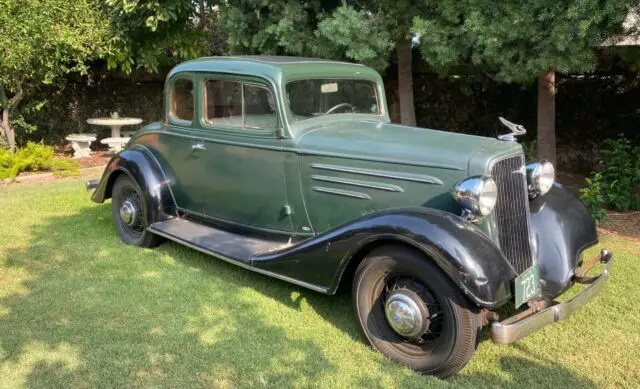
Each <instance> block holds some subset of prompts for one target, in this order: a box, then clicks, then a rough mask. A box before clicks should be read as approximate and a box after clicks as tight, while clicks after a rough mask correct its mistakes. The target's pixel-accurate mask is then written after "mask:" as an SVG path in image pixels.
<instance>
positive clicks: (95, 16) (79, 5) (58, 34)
mask: <svg viewBox="0 0 640 389" xmlns="http://www.w3.org/2000/svg"><path fill="white" fill-rule="evenodd" d="M108 31H109V25H108V23H107V22H106V21H105V20H104V18H102V14H101V13H100V7H99V5H98V3H97V2H96V1H94V0H0V109H1V110H2V119H1V121H0V135H1V137H2V138H3V139H4V140H6V142H7V143H8V146H9V148H10V149H11V150H12V151H14V150H15V148H16V134H15V129H14V126H13V122H14V120H19V119H20V118H14V117H13V116H14V114H15V112H16V108H17V107H18V106H19V104H20V103H21V102H22V101H23V99H24V98H25V97H26V96H27V95H29V94H30V93H31V92H33V91H34V90H35V89H36V88H37V87H38V86H39V85H41V84H43V83H44V84H50V83H52V82H53V81H54V80H55V79H56V78H58V77H59V76H61V75H63V74H66V73H69V72H81V73H82V72H85V71H86V69H87V65H86V62H87V60H88V59H90V58H94V57H96V56H97V55H99V53H100V50H101V47H102V45H103V42H104V37H105V35H106V33H107V32H108Z"/></svg>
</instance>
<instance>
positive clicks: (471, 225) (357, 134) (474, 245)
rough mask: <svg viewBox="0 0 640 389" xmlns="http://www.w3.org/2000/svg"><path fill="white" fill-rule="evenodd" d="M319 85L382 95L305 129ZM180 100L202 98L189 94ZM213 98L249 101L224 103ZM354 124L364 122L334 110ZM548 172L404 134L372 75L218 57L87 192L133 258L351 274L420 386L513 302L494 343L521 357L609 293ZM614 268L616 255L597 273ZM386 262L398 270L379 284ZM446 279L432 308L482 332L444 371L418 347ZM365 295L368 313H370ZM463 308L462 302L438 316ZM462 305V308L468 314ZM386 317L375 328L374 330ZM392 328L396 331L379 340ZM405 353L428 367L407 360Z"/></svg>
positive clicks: (300, 276) (440, 139)
mask: <svg viewBox="0 0 640 389" xmlns="http://www.w3.org/2000/svg"><path fill="white" fill-rule="evenodd" d="M314 80H315V81H317V80H323V81H322V84H321V85H320V89H321V93H323V94H324V93H327V94H330V93H335V92H337V91H338V88H339V86H338V85H341V86H340V88H346V87H344V85H351V86H350V87H351V88H352V89H351V90H352V91H362V90H368V89H367V88H370V89H371V90H372V91H374V92H372V93H370V96H369V97H370V100H366V104H362V106H364V107H365V108H360V107H359V106H358V102H355V101H353V99H352V100H351V101H350V102H344V103H340V104H337V105H334V106H333V107H331V108H329V109H326V108H328V106H327V107H325V109H324V110H317V111H315V112H311V113H310V114H308V115H307V116H304V115H303V116H301V114H300V113H299V112H293V110H292V107H293V106H294V105H295V104H296V101H297V100H296V99H305V98H306V96H305V95H304V94H300V93H293V92H291V91H292V89H289V85H291V84H294V83H296V82H299V81H305V82H307V81H309V83H310V84H309V85H315V84H314V82H315V81H314ZM324 80H329V81H324ZM209 83H212V84H211V85H213V86H212V87H211V88H212V89H208V88H209V85H210V84H209ZM349 83H352V84H349ZM184 85H187V86H190V89H186V90H187V93H186V94H181V93H183V92H180V91H181V90H182V89H180V88H183V86H184ZM225 85H226V86H225ZM229 85H231V86H229ZM316 87H317V85H316ZM215 88H220V89H219V90H223V89H224V88H227V89H228V88H237V89H233V90H234V91H237V93H236V92H234V93H235V94H228V95H222V94H221V95H217V94H216V93H217V92H216V91H218V89H215ZM354 93H356V92H354ZM358 93H360V92H358ZM208 94H211V95H210V96H208ZM260 94H261V96H266V99H264V101H263V102H262V103H261V104H262V105H263V106H264V107H266V108H264V107H263V108H264V109H265V110H266V111H264V110H263V111H259V112H260V113H257V114H256V113H254V111H252V110H253V108H252V106H250V104H249V103H248V101H250V100H251V99H252V98H253V97H252V96H257V95H260ZM176 96H182V97H180V99H178V97H176ZM184 96H186V97H184ZM220 96H227V97H225V98H226V100H225V98H220ZM216 99H218V100H219V101H221V102H219V101H217V100H216ZM233 99H239V100H238V101H242V109H241V111H237V112H236V113H235V114H233V115H231V114H229V115H228V117H226V116H224V115H227V114H226V113H225V114H220V115H219V112H218V111H219V106H224V104H227V106H233V104H231V103H229V102H230V101H235V100H233ZM209 100H211V101H209ZM325 101H329V100H328V99H327V100H325ZM210 103H211V104H210ZM230 104H231V105H230ZM330 105H331V104H330ZM227 106H224V107H227ZM224 107H223V108H224ZM234 107H235V106H234ZM227 108H228V107H227ZM227 108H224V109H227ZM232 108H233V107H232ZM344 108H349V111H351V112H336V111H338V110H342V109H344ZM224 109H222V111H224ZM296 109H297V108H296ZM267 111H268V112H271V113H270V114H269V115H265V114H264V113H263V112H267ZM224 112H226V111H224ZM229 112H230V111H229ZM211 115H214V116H213V117H214V120H211ZM234 115H235V116H234ZM218 117H219V119H218ZM185 118H187V119H185ZM514 133H516V131H514ZM507 138H509V137H507ZM541 166H542V164H540V163H534V164H531V165H525V163H524V154H523V149H522V147H521V146H520V145H519V144H518V143H517V142H514V141H504V140H498V139H494V138H486V137H479V136H471V135H464V134H458V133H449V132H443V131H436V130H430V129H424V128H416V127H408V126H402V125H397V124H392V123H391V122H390V119H389V113H388V107H387V102H386V99H385V95H384V87H383V83H382V79H381V77H380V75H379V74H378V73H377V72H375V71H374V70H372V69H370V68H367V67H365V66H362V65H358V64H351V63H343V62H335V61H326V60H316V59H305V58H291V57H213V58H203V59H198V60H194V61H189V62H185V63H183V64H180V65H178V66H176V67H175V68H174V69H173V70H172V71H171V72H170V74H169V75H168V77H167V81H166V85H165V115H164V119H163V121H162V122H156V123H152V124H149V125H147V126H146V127H144V128H143V129H141V130H139V131H137V132H136V133H135V134H134V135H133V136H132V138H131V140H130V141H129V143H128V144H127V146H126V147H125V149H124V150H123V151H122V152H120V153H119V154H118V155H115V156H114V157H113V159H112V160H111V161H110V163H109V165H108V166H107V168H106V169H105V172H104V174H103V176H102V179H101V180H100V181H99V182H96V183H93V184H91V185H90V186H91V187H95V188H96V191H95V192H94V194H93V196H92V199H93V200H94V201H96V202H103V201H105V200H106V199H108V198H112V197H113V202H112V204H113V205H112V209H113V217H114V220H115V222H116V228H117V229H118V232H119V234H120V236H121V238H122V239H123V240H124V241H125V242H127V243H131V244H137V245H140V246H145V247H150V246H153V245H155V244H157V243H159V240H158V239H156V238H159V237H164V238H168V239H171V240H174V241H177V242H179V243H182V244H185V245H188V246H190V247H193V248H195V249H197V250H200V251H202V252H205V253H207V254H210V255H212V256H215V257H218V258H221V259H223V260H227V261H229V262H232V263H235V264H238V265H240V266H242V267H245V268H248V269H251V270H254V271H257V272H260V273H264V274H267V275H270V276H274V277H276V278H280V279H283V280H286V281H290V282H293V283H296V284H299V285H302V286H305V287H308V288H311V289H313V290H316V291H319V292H322V293H327V294H333V293H335V292H336V291H337V290H338V287H339V286H340V285H341V284H344V283H351V281H352V276H353V285H354V286H353V296H354V304H355V308H356V313H357V315H358V316H359V318H360V325H361V327H362V329H363V331H364V333H365V335H366V337H367V339H368V340H369V341H370V343H371V344H372V345H374V347H376V348H377V349H378V350H380V351H382V352H383V353H385V354H386V355H388V356H390V357H391V358H393V359H395V360H398V361H400V362H401V363H405V364H407V365H408V366H410V367H412V368H414V369H416V370H420V371H425V372H429V373H431V374H435V375H438V376H448V375H450V374H453V373H455V372H456V371H457V370H459V369H460V368H462V367H463V366H464V364H466V361H468V359H469V358H470V357H471V354H472V353H473V349H474V347H475V344H476V343H475V342H476V341H475V339H476V338H475V337H476V335H475V333H474V330H473V328H475V326H478V323H484V324H487V323H488V322H489V321H490V320H495V319H496V317H495V315H494V316H492V312H491V311H492V310H494V309H495V308H497V307H499V306H501V305H504V304H506V303H508V302H510V301H511V302H514V301H515V302H516V305H520V304H521V303H525V302H526V303H528V305H529V307H530V308H529V311H527V314H526V315H520V316H517V317H515V318H510V319H507V320H505V321H503V322H497V321H495V322H494V323H493V326H492V338H493V340H494V341H496V342H499V343H510V342H513V341H515V340H517V339H520V338H522V337H523V336H526V335H528V334H529V333H531V332H533V331H536V330H537V329H539V328H541V327H543V326H545V325H548V324H551V323H553V322H554V321H558V320H561V319H563V318H564V317H566V316H568V315H569V314H571V313H572V312H573V311H575V310H576V309H577V308H578V307H579V306H581V305H582V304H584V303H586V302H587V301H589V300H590V299H591V298H592V297H593V296H595V295H596V294H597V293H598V292H599V291H600V290H601V289H602V287H603V285H604V283H603V281H604V280H605V279H606V278H607V274H608V273H607V271H606V270H605V271H604V273H603V274H602V275H600V276H598V277H592V278H589V277H587V276H586V272H587V271H588V270H589V269H590V268H591V267H592V265H593V263H592V262H585V261H583V259H582V257H581V254H582V252H583V251H584V250H585V249H586V248H587V247H590V246H592V245H594V244H596V243H597V234H596V230H595V224H594V222H593V220H592V219H591V217H590V216H589V215H588V213H587V212H586V209H585V208H584V207H583V206H582V204H581V203H580V202H579V201H578V200H577V199H576V198H575V196H573V195H572V194H571V193H569V192H568V191H566V190H565V189H564V188H563V187H562V186H561V185H559V184H557V183H554V184H553V186H550V187H549V188H547V189H546V190H545V191H544V193H543V192H536V185H537V184H536V182H534V181H535V180H536V178H535V177H534V175H535V174H538V173H535V171H536V169H538V168H540V167H541ZM491 177H492V178H491ZM489 181H491V182H492V183H494V184H495V185H494V194H495V193H497V194H495V198H494V202H493V205H492V206H491V209H492V210H489V212H487V213H486V214H482V215H471V213H472V212H471V210H470V208H469V207H468V203H467V202H465V201H464V199H463V198H464V197H465V196H468V197H469V196H470V197H473V196H474V193H475V192H474V190H475V189H473V190H471V189H465V188H466V186H465V185H467V186H468V185H470V183H471V182H473V183H476V182H482V183H483V184H482V185H485V184H486V183H487V182H489ZM483 187H484V186H483ZM489 187H490V186H489ZM452 192H454V193H453V194H454V196H452ZM461 198H462V199H461ZM493 207H495V208H493ZM394 250H395V251H394ZM393 252H398V253H399V254H398V257H397V258H396V257H395V254H393ZM389 253H391V254H389ZM383 254H384V255H383ZM387 257H390V258H392V259H393V260H394V261H395V262H385V260H384V258H387ZM380 258H382V259H380ZM610 258H611V255H610V253H608V252H606V251H603V253H602V255H601V257H600V258H599V260H600V261H601V262H603V263H608V262H609V260H610ZM416 261H417V262H416ZM382 263H387V265H385V266H391V267H389V268H387V269H386V270H384V269H382V270H377V272H376V271H374V270H371V269H374V268H376V266H379V265H380V264H382ZM389 263H396V264H399V265H397V266H399V267H398V269H400V268H402V269H404V270H402V271H400V270H397V269H396V270H397V272H398V273H397V274H399V275H398V277H400V278H397V277H396V278H394V280H395V281H393V282H394V284H393V288H395V289H393V288H392V290H391V291H387V292H380V290H379V289H378V292H375V293H374V291H373V290H374V289H375V288H374V287H375V285H374V284H375V282H374V283H373V284H372V283H371V282H373V281H370V283H369V284H367V282H368V281H366V276H365V275H366V274H367V273H366V272H367V271H371V272H374V273H370V274H374V275H376V277H378V278H377V280H378V281H376V282H378V284H377V285H380V284H379V283H380V282H383V283H384V285H387V282H391V281H389V280H388V279H387V278H388V277H387V276H386V275H388V274H392V275H393V274H396V273H394V271H396V270H393V266H394V265H389ZM411 263H413V264H414V265H411V266H409V265H408V264H411ZM403 266H404V267H403ZM407 266H408V267H407ZM432 266H435V268H433V267H432ZM407 269H408V270H407ZM413 269H416V270H413ZM418 269H419V270H418ZM434 269H435V270H434ZM435 273H437V274H435ZM385 277H387V278H385ZM389 277H390V276H389ZM394 277H395V276H394ZM403 277H404V278H403ZM407 277H408V278H407ZM411 277H415V278H416V280H414V281H415V282H414V281H407V280H406V279H411V280H413V278H411ZM430 277H436V279H435V280H433V279H431V278H430ZM439 277H440V278H439ZM392 278H393V277H392ZM405 278H406V279H405ZM398 279H400V280H401V282H400V281H398ZM439 280H440V281H439ZM442 280H446V281H442ZM441 281H442V282H444V284H440V285H444V286H443V287H442V288H441V289H442V290H443V291H444V290H448V292H446V293H445V292H443V291H441V292H438V291H435V292H434V296H435V295H437V294H438V293H444V295H441V296H440V298H439V299H438V298H435V297H433V298H435V300H437V301H439V302H438V304H439V305H438V304H436V306H439V307H445V306H449V307H450V313H451V315H453V316H451V318H452V319H451V320H453V321H454V322H456V323H457V324H455V325H454V326H453V327H451V328H458V329H459V328H471V329H468V331H467V332H466V333H465V334H466V335H465V334H461V333H459V332H455V331H453V330H451V329H449V330H446V331H449V332H447V335H446V336H445V335H441V336H440V338H438V339H441V340H439V341H440V342H445V346H446V347H445V346H442V345H440V346H438V347H437V349H443V350H449V351H446V352H445V353H449V354H447V355H449V357H447V356H446V355H445V356H442V358H444V359H443V360H440V359H439V358H440V357H438V358H435V359H434V357H433V356H432V355H435V354H434V352H435V351H434V350H435V349H427V348H424V347H427V346H424V345H425V344H426V343H425V341H424V339H423V338H420V339H422V340H421V341H419V342H417V341H416V339H415V336H416V335H415V334H414V332H415V331H418V333H420V334H421V335H420V336H421V337H423V336H424V334H427V333H429V332H430V331H432V330H433V328H432V327H433V326H434V324H433V322H432V321H433V317H432V316H430V317H429V319H426V318H425V317H426V316H425V315H427V314H428V312H427V311H428V310H429V309H433V302H432V300H430V299H431V297H429V296H431V295H429V296H427V297H424V296H426V295H424V296H423V295H421V294H420V293H423V292H421V291H420V290H423V289H420V288H419V287H418V286H416V285H423V286H424V285H426V286H425V287H424V290H425V291H429V290H431V289H429V287H430V285H429V284H430V283H431V282H435V283H436V284H437V283H438V282H441ZM575 282H580V283H587V284H589V287H587V288H586V289H585V290H584V291H583V292H582V293H580V294H578V295H576V296H575V297H574V298H573V299H571V300H569V301H567V302H566V303H562V304H560V303H557V302H555V301H554V300H553V299H554V298H555V297H556V296H558V295H559V294H561V293H563V292H564V291H565V290H567V289H568V288H569V287H570V286H571V285H573V284H574V283H575ZM361 284H362V285H365V286H364V287H362V288H361ZM366 285H369V286H366ZM363 288H364V289H363ZM367 288H369V289H367ZM371 288H373V289H371ZM385 288H386V287H385ZM416 288H417V289H416ZM450 288H453V289H450ZM385 290H386V289H385ZM376 293H378V294H379V296H384V298H383V297H376V298H374V297H375V296H378V294H376ZM385 293H386V294H385ZM424 293H427V292H424ZM429 293H431V292H429ZM366 294H370V295H371V296H373V297H371V298H372V299H370V300H371V301H369V300H367V301H365V300H366V299H365V300H362V298H364V297H363V296H364V295H366ZM419 296H423V297H419ZM447 299H449V300H447ZM451 299H454V300H456V303H455V304H453V303H450V304H449V305H447V304H448V303H443V302H442V301H444V300H447V301H453V300H451ZM361 300H362V301H364V303H363V302H362V301H361ZM435 300H433V301H435ZM441 300H442V301H441ZM357 301H360V303H357ZM379 301H382V305H380V306H378V305H376V304H380V303H379ZM385 301H386V302H385ZM430 301H431V303H430ZM359 304H360V305H359ZM361 304H365V305H367V304H368V307H369V308H370V309H371V310H370V311H368V309H369V308H367V309H365V310H364V311H363V310H362V308H361ZM422 304H424V305H425V307H427V308H426V309H427V311H425V309H424V308H420V306H422ZM376 307H378V308H376ZM429 307H431V308H429ZM451 307H454V308H455V307H458V308H455V309H459V307H463V310H462V311H458V313H457V314H456V315H457V316H456V315H454V314H453V313H452V312H454V310H455V309H454V308H451ZM375 309H379V310H377V311H375V312H377V313H378V314H379V315H378V316H379V317H378V319H375V320H373V322H372V321H371V320H372V319H370V318H367V315H368V314H370V315H373V313H371V312H374V310H375ZM448 309H449V308H448ZM383 310H384V312H383ZM445 311H446V310H445ZM367 312H369V313H367ZM425 312H426V313H425ZM363 315H364V316H363ZM384 315H386V316H384ZM467 316H468V320H467V319H464V318H465V317H467ZM384 317H386V319H385V318H384ZM455 317H457V319H455ZM385 320H386V323H387V324H388V325H389V326H391V327H388V326H387V327H384V328H386V329H382V330H381V329H380V328H378V327H376V326H374V327H376V328H377V329H371V328H370V327H371V323H380V322H381V321H385ZM456 320H457V321H456ZM465 320H466V321H465ZM385 325H386V324H385ZM425 326H426V327H425ZM465 326H466V327H465ZM389 328H392V329H393V331H394V332H389V331H391V329H389ZM416 328H417V330H416ZM447 328H448V327H447ZM440 330H442V328H440ZM385 331H387V332H385ZM420 331H422V332H420ZM425 331H426V332H425ZM451 331H453V332H451ZM456 331H457V330H456ZM383 333H384V334H386V335H384V336H383V335H382V334H383ZM389 334H391V335H389ZM456 334H457V335H456ZM470 334H471V335H470ZM394 337H396V338H394ZM460 337H462V339H463V340H464V341H463V342H462V343H460V341H459V339H460ZM392 338H393V339H392ZM407 339H409V340H410V341H411V342H414V343H415V344H414V345H413V346H411V347H417V348H416V349H415V350H413V351H412V352H411V353H414V354H415V355H420V357H415V358H414V357H409V356H407V355H414V354H411V353H409V354H407V352H405V351H402V347H404V346H397V345H398V344H404V343H403V342H406V341H407ZM442 339H445V340H442ZM416 342H417V343H416ZM398 347H399V348H398ZM443 352H444V351H443ZM412 358H413V359H412ZM447 358H448V359H447Z"/></svg>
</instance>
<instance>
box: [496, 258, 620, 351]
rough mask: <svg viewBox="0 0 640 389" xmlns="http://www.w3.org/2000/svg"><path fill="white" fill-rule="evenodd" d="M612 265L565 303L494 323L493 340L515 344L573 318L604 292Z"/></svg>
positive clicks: (607, 265)
mask: <svg viewBox="0 0 640 389" xmlns="http://www.w3.org/2000/svg"><path fill="white" fill-rule="evenodd" d="M610 263H611V262H609V263H607V264H606V265H605V267H604V270H603V271H602V274H601V275H600V276H598V277H597V278H596V279H595V280H594V281H592V283H590V284H589V286H587V287H586V288H585V289H583V290H582V291H581V292H580V293H578V294H576V295H575V296H573V297H572V298H570V299H569V300H567V301H565V302H564V303H556V302H550V304H551V306H549V307H547V308H545V309H543V310H541V311H539V312H537V313H534V314H532V315H531V316H527V317H525V318H524V319H521V320H517V317H518V316H519V315H516V316H513V317H511V318H508V319H506V320H503V321H501V322H494V323H493V324H492V325H491V339H492V340H493V341H494V342H495V343H498V344H509V343H513V342H515V341H516V340H518V339H522V338H524V337H525V336H527V335H530V334H532V333H533V332H535V331H538V330H539V329H541V328H542V327H545V326H547V325H549V324H553V323H555V322H557V321H560V320H564V319H566V318H567V317H569V316H571V315H572V314H573V313H574V312H576V311H577V310H578V309H579V308H580V307H582V306H583V305H584V304H586V303H588V302H589V301H591V300H592V299H593V298H594V297H596V296H597V295H598V293H600V291H602V288H603V287H604V285H605V284H606V280H607V279H608V278H609V264H610Z"/></svg>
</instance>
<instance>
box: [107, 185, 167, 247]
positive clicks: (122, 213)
mask: <svg viewBox="0 0 640 389" xmlns="http://www.w3.org/2000/svg"><path fill="white" fill-rule="evenodd" d="M111 197H112V198H111V216H112V217H113V221H114V224H115V226H116V230H117V231H118V235H120V239H122V241H123V242H124V243H127V244H132V245H135V246H140V247H154V246H157V245H159V244H160V243H162V238H161V237H160V236H158V235H155V234H153V233H151V232H150V231H148V230H147V222H146V218H145V212H144V209H145V208H144V206H145V202H144V197H143V194H142V190H140V188H139V187H138V185H136V183H135V182H134V181H133V180H131V178H129V176H127V175H126V174H122V175H120V176H119V177H118V178H116V182H115V183H114V185H113V191H112V196H111Z"/></svg>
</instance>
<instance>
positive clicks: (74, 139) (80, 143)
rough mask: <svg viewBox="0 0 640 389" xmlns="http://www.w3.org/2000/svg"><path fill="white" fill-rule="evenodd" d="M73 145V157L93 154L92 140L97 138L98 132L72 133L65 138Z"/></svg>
mask: <svg viewBox="0 0 640 389" xmlns="http://www.w3.org/2000/svg"><path fill="white" fill-rule="evenodd" d="M65 139H66V140H68V141H69V142H71V147H73V158H85V157H90V156H91V148H90V146H91V142H93V141H95V140H96V134H71V135H69V136H67V137H66V138H65Z"/></svg>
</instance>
